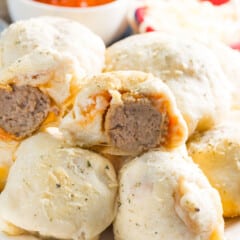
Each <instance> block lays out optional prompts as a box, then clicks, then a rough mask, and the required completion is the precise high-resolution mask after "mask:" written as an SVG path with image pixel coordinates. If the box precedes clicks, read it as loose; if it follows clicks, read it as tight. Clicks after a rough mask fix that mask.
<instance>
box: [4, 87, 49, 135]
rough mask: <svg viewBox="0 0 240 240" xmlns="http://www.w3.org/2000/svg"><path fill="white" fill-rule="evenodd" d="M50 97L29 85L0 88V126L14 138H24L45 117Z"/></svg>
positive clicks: (38, 125) (37, 126)
mask: <svg viewBox="0 0 240 240" xmlns="http://www.w3.org/2000/svg"><path fill="white" fill-rule="evenodd" d="M50 105H51V103H50V99H49V97H48V96H46V95H45V94H44V93H42V92H41V91H40V90H39V89H37V88H35V87H31V86H15V85H13V86H12V90H11V91H9V90H6V89H0V128H1V129H3V130H4V131H5V132H7V133H9V134H11V135H13V136H15V137H16V138H24V137H27V136H29V135H31V134H32V133H33V132H34V131H35V130H37V129H38V128H39V127H40V125H41V123H42V122H43V121H44V120H45V119H46V118H47V116H48V113H49V110H50V107H51V106H50Z"/></svg>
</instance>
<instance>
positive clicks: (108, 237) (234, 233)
mask: <svg viewBox="0 0 240 240" xmlns="http://www.w3.org/2000/svg"><path fill="white" fill-rule="evenodd" d="M239 236H240V219H234V220H230V221H228V222H227V223H226V240H239ZM0 240H38V239H37V238H34V237H26V236H22V237H6V236H4V235H3V234H1V233H0ZM100 240H113V235H112V231H111V229H108V230H107V231H105V232H104V233H103V235H102V237H101V238H100ZM149 240H150V239H149Z"/></svg>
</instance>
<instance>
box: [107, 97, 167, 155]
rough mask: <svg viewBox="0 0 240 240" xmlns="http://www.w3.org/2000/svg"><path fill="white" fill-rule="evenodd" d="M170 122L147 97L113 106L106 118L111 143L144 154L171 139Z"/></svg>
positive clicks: (128, 99)
mask: <svg viewBox="0 0 240 240" xmlns="http://www.w3.org/2000/svg"><path fill="white" fill-rule="evenodd" d="M168 123H169V120H168V117H167V114H166V113H161V112H159V111H158V109H157V108H156V107H154V106H153V104H152V103H151V101H150V100H149V99H148V98H146V97H141V98H134V97H131V96H128V95H124V96H123V104H119V105H112V106H111V107H110V108H109V110H108V112H107V114H106V118H105V131H106V133H107V135H108V137H109V139H110V143H111V144H112V145H113V146H114V147H117V148H119V149H120V150H122V151H128V152H143V151H146V150H148V149H150V148H154V147H159V146H160V145H163V144H164V142H165V141H166V140H167V135H168V125H169V124H168Z"/></svg>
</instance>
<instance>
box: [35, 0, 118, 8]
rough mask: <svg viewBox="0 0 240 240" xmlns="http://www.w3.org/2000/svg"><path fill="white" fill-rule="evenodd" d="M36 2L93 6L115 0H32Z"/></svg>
mask: <svg viewBox="0 0 240 240" xmlns="http://www.w3.org/2000/svg"><path fill="white" fill-rule="evenodd" d="M34 1H36V2H41V3H46V4H51V5H55V6H62V7H93V6H98V5H103V4H106V3H110V2H114V1H115V0H85V1H84V0H34Z"/></svg>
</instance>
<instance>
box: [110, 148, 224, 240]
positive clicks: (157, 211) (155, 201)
mask: <svg viewBox="0 0 240 240" xmlns="http://www.w3.org/2000/svg"><path fill="white" fill-rule="evenodd" d="M119 186H120V187H119V200H118V201H119V202H118V211H117V217H116V219H115V222H114V234H115V239H116V240H135V239H138V240H146V239H151V240H155V239H156V240H159V239H178V240H199V239H201V240H220V239H221V240H223V239H224V221H223V218H222V206H221V201H220V197H219V195H218V192H217V191H216V190H215V189H214V188H212V187H211V185H210V184H209V182H208V180H207V178H206V177H205V176H204V174H203V173H202V171H201V170H200V169H199V168H198V166H197V165H196V164H194V163H193V162H192V160H191V159H190V158H189V157H188V156H187V153H186V150H185V152H184V151H183V150H180V149H175V150H174V151H171V152H167V151H152V152H148V153H145V154H144V155H142V156H140V157H138V158H136V159H134V160H133V161H131V162H129V163H128V164H126V165H125V166H124V167H123V168H122V169H121V171H120V176H119Z"/></svg>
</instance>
